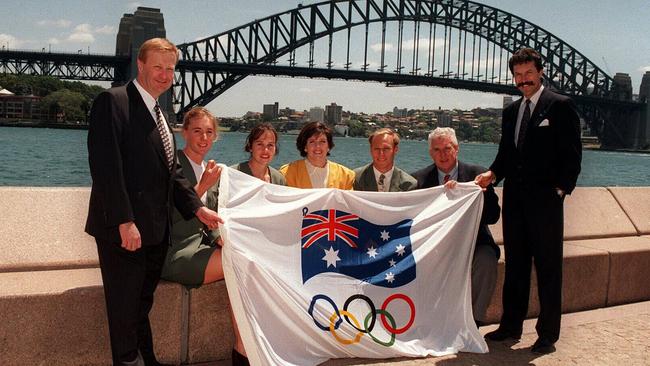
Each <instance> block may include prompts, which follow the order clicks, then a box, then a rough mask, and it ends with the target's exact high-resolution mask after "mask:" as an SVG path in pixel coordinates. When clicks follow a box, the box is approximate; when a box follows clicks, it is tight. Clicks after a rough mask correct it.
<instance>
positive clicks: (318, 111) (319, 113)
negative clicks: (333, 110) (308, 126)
mask: <svg viewBox="0 0 650 366" xmlns="http://www.w3.org/2000/svg"><path fill="white" fill-rule="evenodd" d="M309 122H325V110H324V109H323V108H321V107H312V108H310V109H309Z"/></svg>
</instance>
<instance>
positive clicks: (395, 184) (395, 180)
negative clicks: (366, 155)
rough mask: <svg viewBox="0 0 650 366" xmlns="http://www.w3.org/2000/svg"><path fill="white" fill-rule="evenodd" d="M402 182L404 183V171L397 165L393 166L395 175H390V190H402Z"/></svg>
mask: <svg viewBox="0 0 650 366" xmlns="http://www.w3.org/2000/svg"><path fill="white" fill-rule="evenodd" d="M400 183H402V172H401V171H400V170H399V169H397V168H396V167H393V176H392V177H390V186H389V187H388V192H399V191H401V189H400V188H399V185H400Z"/></svg>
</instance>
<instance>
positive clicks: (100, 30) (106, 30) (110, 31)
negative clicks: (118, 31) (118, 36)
mask: <svg viewBox="0 0 650 366" xmlns="http://www.w3.org/2000/svg"><path fill="white" fill-rule="evenodd" d="M95 33H97V34H108V35H110V34H113V33H115V27H113V26H110V25H105V26H103V27H97V28H95Z"/></svg>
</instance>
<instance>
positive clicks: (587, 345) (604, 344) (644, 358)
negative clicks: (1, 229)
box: [199, 302, 650, 366]
mask: <svg viewBox="0 0 650 366" xmlns="http://www.w3.org/2000/svg"><path fill="white" fill-rule="evenodd" d="M535 321H536V319H531V320H527V321H526V322H525V323H524V334H523V336H522V339H521V341H520V342H518V343H513V342H488V345H489V347H490V353H487V354H474V353H460V354H458V355H450V356H445V357H427V358H418V359H411V358H398V359H384V360H371V359H340V360H331V361H328V362H325V363H323V364H322V365H321V366H352V365H373V366H420V365H438V366H475V365H478V366H491V365H528V366H530V365H535V366H557V365H585V366H601V365H602V366H608V365H615V366H618V365H624V366H642V365H645V366H647V365H650V302H641V303H635V304H629V305H622V306H616V307H611V308H603V309H596V310H591V311H584V312H579V313H573V314H565V315H563V316H562V333H561V335H560V340H559V342H558V343H557V344H556V346H557V351H556V352H555V353H552V354H549V355H536V354H534V353H532V352H531V351H530V347H531V346H532V344H533V343H534V342H535V339H536V338H537V335H536V334H535ZM494 329H496V326H495V325H492V326H489V327H482V328H481V334H485V333H487V332H489V331H491V330H494ZM199 365H200V366H228V365H230V361H229V360H226V361H219V362H210V363H202V364H199Z"/></svg>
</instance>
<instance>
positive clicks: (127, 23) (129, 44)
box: [113, 6, 176, 122]
mask: <svg viewBox="0 0 650 366" xmlns="http://www.w3.org/2000/svg"><path fill="white" fill-rule="evenodd" d="M166 34H167V32H166V31H165V20H164V19H163V14H162V13H161V12H160V9H156V8H147V7H142V6H140V7H138V8H137V9H136V11H135V12H133V14H124V15H123V16H122V19H120V26H119V29H118V31H117V37H116V41H115V55H116V56H127V57H130V58H131V62H130V63H129V64H128V66H127V69H126V70H125V72H124V74H123V75H126V77H127V78H126V80H116V81H114V82H113V86H119V85H124V84H126V83H127V82H129V81H130V80H132V79H134V78H135V77H136V76H137V75H138V64H137V59H138V52H139V51H140V46H142V44H143V43H144V42H145V41H146V40H148V39H150V38H156V37H161V38H165V37H166ZM158 103H159V104H160V106H161V108H162V109H163V111H165V113H166V117H167V120H168V121H170V122H176V121H175V115H174V108H173V104H172V91H171V90H169V91H167V92H166V93H164V94H163V95H161V96H160V97H159V98H158Z"/></svg>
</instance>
